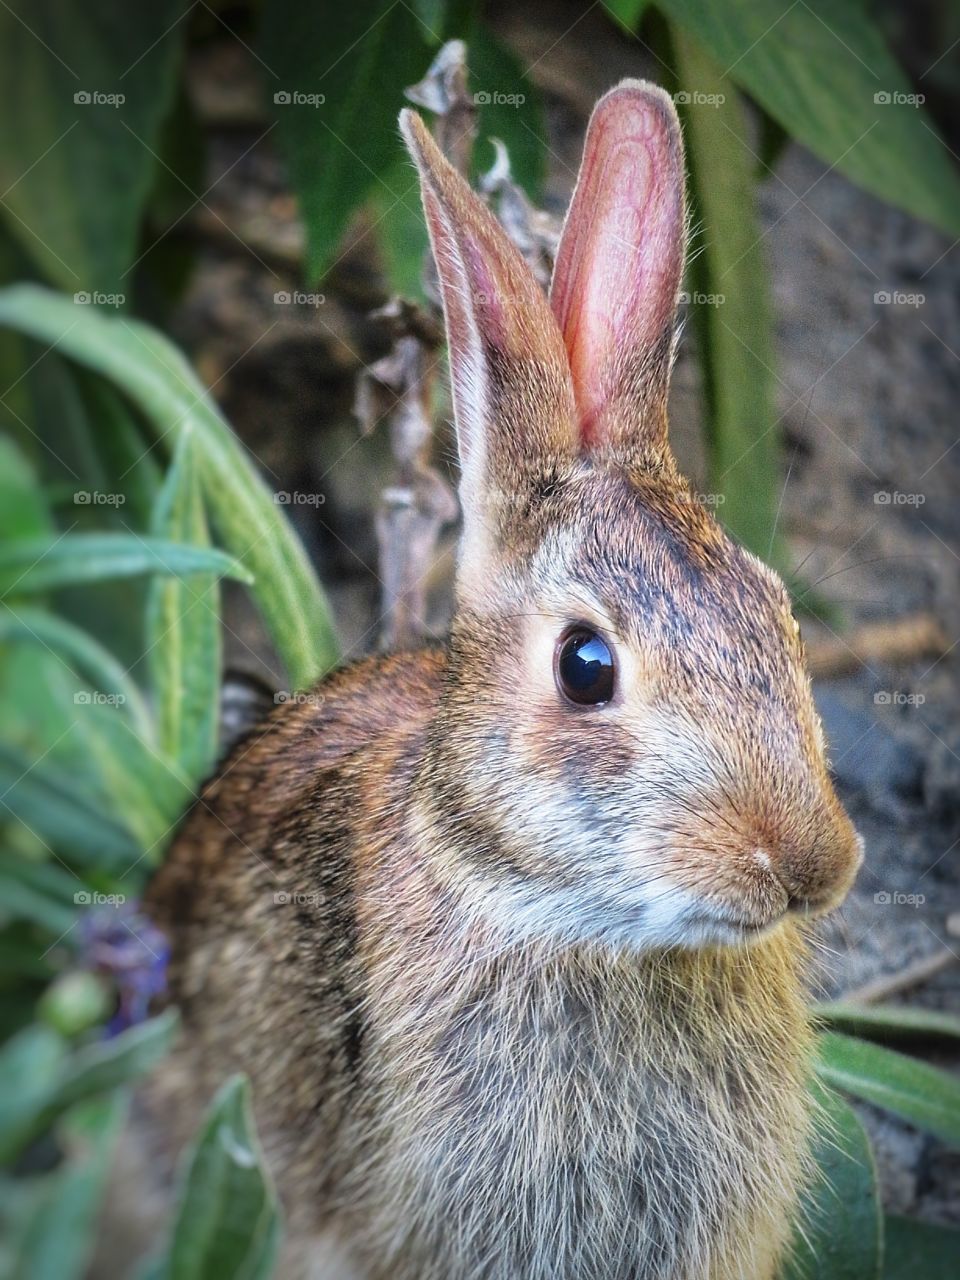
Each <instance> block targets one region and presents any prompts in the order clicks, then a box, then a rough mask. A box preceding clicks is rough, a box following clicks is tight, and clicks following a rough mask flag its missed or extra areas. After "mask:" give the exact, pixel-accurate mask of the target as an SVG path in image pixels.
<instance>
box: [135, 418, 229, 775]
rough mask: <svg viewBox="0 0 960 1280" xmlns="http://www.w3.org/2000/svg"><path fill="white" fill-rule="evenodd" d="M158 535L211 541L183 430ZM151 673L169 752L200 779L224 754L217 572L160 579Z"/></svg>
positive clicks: (150, 628)
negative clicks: (220, 732) (220, 739)
mask: <svg viewBox="0 0 960 1280" xmlns="http://www.w3.org/2000/svg"><path fill="white" fill-rule="evenodd" d="M153 533H154V534H155V535H156V536H157V537H165V538H169V539H173V540H175V541H177V542H183V543H189V544H190V545H191V546H195V547H205V546H208V545H209V541H210V537H209V532H208V530H207V518H206V515H205V513H204V509H203V496H202V493H201V489H200V472H199V468H198V466H197V459H196V452H195V449H194V445H193V436H192V435H188V434H184V435H181V437H180V440H179V442H178V444H177V448H176V451H175V453H174V457H173V462H172V463H171V465H170V470H169V472H168V474H167V479H166V481H165V483H164V486H163V488H162V490H161V492H160V496H159V498H158V501H157V506H156V510H155V512H154V520H153ZM147 642H148V646H149V650H148V651H149V661H150V674H151V679H152V682H153V689H154V694H155V698H156V705H157V718H158V722H159V731H160V746H161V748H162V750H163V751H164V752H165V753H166V754H167V755H168V756H169V757H170V758H171V759H172V760H175V761H176V762H177V765H178V766H179V768H180V769H181V770H182V772H183V774H184V775H185V776H186V777H187V778H188V779H190V780H191V781H192V782H194V783H196V782H199V781H200V780H201V779H202V778H203V777H204V776H205V775H206V773H207V772H208V771H209V769H210V767H211V765H212V764H213V762H214V759H215V758H216V754H217V741H218V729H219V718H220V679H221V667H222V657H223V655H222V648H223V646H222V641H221V632H220V590H219V585H218V583H217V579H216V578H215V577H214V576H213V575H212V574H204V575H203V576H202V577H194V578H191V579H190V580H189V581H185V580H184V579H182V578H173V579H161V578H157V579H155V580H154V582H153V584H152V587H151V594H150V598H149V602H148V606H147Z"/></svg>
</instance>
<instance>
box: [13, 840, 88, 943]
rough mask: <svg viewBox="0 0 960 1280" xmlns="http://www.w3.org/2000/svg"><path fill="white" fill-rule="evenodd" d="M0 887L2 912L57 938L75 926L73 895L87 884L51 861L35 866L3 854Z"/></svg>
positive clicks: (75, 910)
mask: <svg viewBox="0 0 960 1280" xmlns="http://www.w3.org/2000/svg"><path fill="white" fill-rule="evenodd" d="M0 886H2V891H0V903H2V907H0V910H2V912H3V914H4V915H5V916H9V917H13V918H14V919H20V920H32V921H33V922H34V923H35V924H40V925H42V926H43V927H44V928H46V929H48V930H49V931H50V932H51V933H52V934H53V936H54V937H59V936H60V935H61V934H64V933H67V932H68V931H69V930H70V929H71V928H72V926H73V925H74V923H75V922H76V918H77V906H76V903H75V902H74V894H76V893H77V892H78V891H79V890H82V889H83V888H84V884H83V882H82V881H81V880H80V879H78V877H77V876H75V875H72V874H71V873H70V872H69V871H65V870H64V869H63V868H62V867H60V866H58V865H57V864H56V863H55V862H53V861H52V860H51V861H48V862H34V861H32V860H30V859H28V858H23V857H19V856H17V855H16V854H13V853H8V852H6V851H0ZM39 950H41V951H42V950H43V948H42V947H41V948H39Z"/></svg>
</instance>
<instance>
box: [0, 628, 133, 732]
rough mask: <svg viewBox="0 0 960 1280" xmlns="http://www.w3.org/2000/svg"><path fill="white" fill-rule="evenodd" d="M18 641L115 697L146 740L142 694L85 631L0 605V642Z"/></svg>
mask: <svg viewBox="0 0 960 1280" xmlns="http://www.w3.org/2000/svg"><path fill="white" fill-rule="evenodd" d="M9 640H19V641H21V642H28V643H33V644H38V645H41V646H42V647H43V648H45V649H48V650H52V651H53V652H55V653H57V654H60V655H62V657H63V658H64V659H65V660H66V661H67V662H69V663H70V665H71V666H73V667H74V668H75V669H76V670H77V671H78V672H79V673H80V674H81V675H85V676H86V677H87V678H88V679H89V680H91V681H92V682H93V685H94V688H95V689H97V690H98V691H99V692H100V693H104V694H107V695H115V696H116V698H117V705H118V706H120V707H122V708H123V709H124V711H125V712H127V713H129V715H130V717H131V719H132V721H133V723H134V724H135V726H136V729H137V732H138V734H140V736H141V737H142V738H143V739H144V740H145V741H150V740H151V739H152V738H153V736H154V730H153V723H152V720H151V718H150V712H149V710H148V709H147V704H146V702H145V701H144V699H143V695H142V694H141V693H140V690H139V688H138V686H137V684H136V682H135V681H134V680H132V679H131V678H130V676H129V675H128V674H127V672H126V671H125V670H124V669H123V666H122V664H121V663H119V662H117V660H116V658H114V656H113V654H112V653H110V652H109V650H107V649H105V648H104V647H103V645H101V644H100V643H99V641H97V640H94V639H93V637H92V636H89V635H88V634H87V633H86V632H85V631H82V630H81V629H80V628H79V627H75V626H74V625H73V624H72V623H70V622H67V621H66V620H65V619H63V618H59V617H57V616H56V614H53V613H48V612H47V611H46V610H45V609H37V608H34V607H32V606H28V605H18V606H17V607H16V608H13V607H8V606H6V605H2V606H0V643H2V642H4V641H9Z"/></svg>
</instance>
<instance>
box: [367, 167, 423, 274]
mask: <svg viewBox="0 0 960 1280" xmlns="http://www.w3.org/2000/svg"><path fill="white" fill-rule="evenodd" d="M387 188H389V189H387ZM387 188H383V189H380V190H377V191H374V192H373V195H372V197H371V209H372V216H373V227H374V233H375V235H376V237H377V241H378V243H379V246H380V252H381V253H382V255H383V265H384V268H385V270H386V274H387V279H388V280H389V283H390V289H391V290H392V292H394V293H398V294H400V296H401V297H404V298H416V299H420V298H422V297H423V281H422V279H421V277H422V274H423V266H424V262H425V261H426V255H427V249H428V247H429V241H428V239H427V225H426V222H425V221H424V218H423V211H422V210H421V208H420V197H419V196H418V195H417V187H416V179H415V178H414V177H413V176H412V173H411V170H410V165H409V163H408V162H407V161H406V160H405V158H404V157H402V156H398V157H397V160H396V162H395V164H394V166H393V167H392V168H391V169H390V170H389V172H388V175H387ZM395 191H402V192H405V193H406V194H405V198H404V199H402V200H398V199H397V198H396V196H395V195H394V192H395Z"/></svg>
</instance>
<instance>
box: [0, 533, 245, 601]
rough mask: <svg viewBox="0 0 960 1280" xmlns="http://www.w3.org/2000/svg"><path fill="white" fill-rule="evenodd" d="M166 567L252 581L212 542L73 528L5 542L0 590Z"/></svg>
mask: <svg viewBox="0 0 960 1280" xmlns="http://www.w3.org/2000/svg"><path fill="white" fill-rule="evenodd" d="M152 573H162V574H172V575H174V576H180V575H182V574H194V573H218V574H223V575H224V576H225V577H228V578H237V579H238V580H239V581H240V582H250V581H252V579H251V577H250V573H249V571H248V570H247V569H245V568H244V566H243V565H242V564H240V563H239V562H238V561H237V560H234V559H232V557H230V556H228V555H225V554H224V552H222V551H217V550H214V549H213V548H212V547H191V546H185V545H183V544H182V543H177V542H169V541H167V540H165V539H163V538H141V537H138V536H136V535H133V534H125V533H73V534H66V535H64V536H61V537H59V538H29V539H24V540H23V541H22V542H16V543H13V544H12V545H10V546H6V547H0V595H3V596H6V595H10V596H20V595H26V594H27V593H35V592H38V591H50V590H52V589H53V588H55V587H67V586H71V587H72V586H77V585H78V584H79V583H82V582H100V581H102V580H103V579H105V578H135V577H140V576H142V575H144V574H152Z"/></svg>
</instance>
